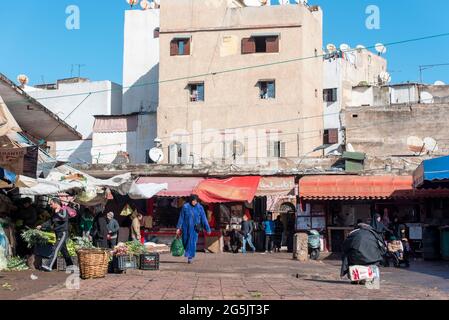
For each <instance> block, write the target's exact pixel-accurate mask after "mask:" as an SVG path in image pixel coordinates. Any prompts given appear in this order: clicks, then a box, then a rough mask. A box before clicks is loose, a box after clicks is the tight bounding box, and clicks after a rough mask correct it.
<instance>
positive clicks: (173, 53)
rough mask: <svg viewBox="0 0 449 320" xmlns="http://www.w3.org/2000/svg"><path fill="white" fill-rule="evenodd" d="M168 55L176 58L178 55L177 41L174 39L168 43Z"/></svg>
mask: <svg viewBox="0 0 449 320" xmlns="http://www.w3.org/2000/svg"><path fill="white" fill-rule="evenodd" d="M170 55H171V56H177V55H178V41H177V40H176V39H173V40H172V41H171V42H170Z"/></svg>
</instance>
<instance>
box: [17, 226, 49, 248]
mask: <svg viewBox="0 0 449 320" xmlns="http://www.w3.org/2000/svg"><path fill="white" fill-rule="evenodd" d="M21 236H22V239H23V240H24V241H25V242H26V243H28V248H32V247H34V246H36V245H46V244H55V243H56V235H55V234H54V233H53V232H45V231H41V230H37V229H30V230H26V231H24V232H22V234H21Z"/></svg>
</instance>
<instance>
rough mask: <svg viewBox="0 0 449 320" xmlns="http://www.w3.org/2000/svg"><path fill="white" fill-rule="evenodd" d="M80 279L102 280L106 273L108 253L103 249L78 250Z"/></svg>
mask: <svg viewBox="0 0 449 320" xmlns="http://www.w3.org/2000/svg"><path fill="white" fill-rule="evenodd" d="M76 253H77V255H78V264H79V268H80V277H81V279H95V278H104V277H105V276H106V273H107V272H108V263H109V253H108V251H107V250H103V249H82V250H78V251H77V252H76Z"/></svg>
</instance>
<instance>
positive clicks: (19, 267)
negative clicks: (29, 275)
mask: <svg viewBox="0 0 449 320" xmlns="http://www.w3.org/2000/svg"><path fill="white" fill-rule="evenodd" d="M28 269H29V268H28V266H27V263H26V260H24V259H22V258H19V257H12V258H10V259H8V264H7V267H6V270H8V271H23V270H28Z"/></svg>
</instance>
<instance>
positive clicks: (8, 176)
mask: <svg viewBox="0 0 449 320" xmlns="http://www.w3.org/2000/svg"><path fill="white" fill-rule="evenodd" d="M0 179H1V180H3V181H6V182H7V183H10V184H14V183H16V181H17V175H16V174H15V173H14V172H11V171H8V170H6V169H3V168H0Z"/></svg>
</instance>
